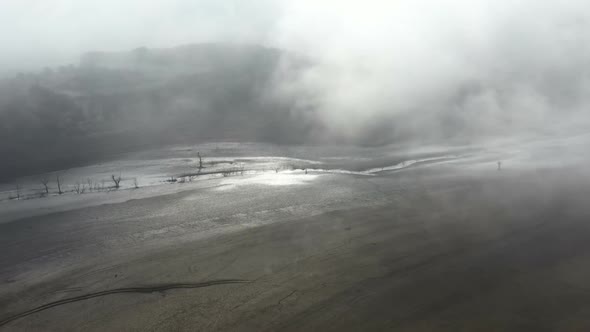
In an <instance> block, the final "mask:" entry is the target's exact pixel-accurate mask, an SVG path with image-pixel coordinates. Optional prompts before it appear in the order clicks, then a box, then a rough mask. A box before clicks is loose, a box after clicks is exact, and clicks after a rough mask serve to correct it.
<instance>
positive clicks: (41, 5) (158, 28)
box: [0, 0, 281, 71]
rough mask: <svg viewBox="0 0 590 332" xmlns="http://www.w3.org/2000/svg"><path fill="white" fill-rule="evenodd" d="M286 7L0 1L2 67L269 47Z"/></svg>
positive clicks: (185, 0) (175, 0)
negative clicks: (199, 47)
mask: <svg viewBox="0 0 590 332" xmlns="http://www.w3.org/2000/svg"><path fill="white" fill-rule="evenodd" d="M280 9H281V6H279V2H278V1H272V0H247V1H243V0H149V1H148V0H0V47H1V48H2V52H0V70H3V71H8V70H18V69H27V68H30V67H36V66H44V65H55V64H62V63H71V62H72V61H74V62H75V61H77V58H78V55H79V54H81V53H84V52H87V51H91V50H100V51H116V50H129V49H133V48H136V47H139V46H147V47H171V46H177V45H180V44H186V43H195V42H204V41H231V42H249V43H262V44H266V43H267V40H268V38H269V37H271V36H270V35H269V34H270V33H274V28H275V26H276V24H277V22H278V21H279V19H280V15H281V13H280Z"/></svg>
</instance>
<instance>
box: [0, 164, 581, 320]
mask: <svg viewBox="0 0 590 332" xmlns="http://www.w3.org/2000/svg"><path fill="white" fill-rule="evenodd" d="M221 181H223V180H221ZM280 184H281V183H280V181H279V183H275V185H269V184H268V183H266V184H264V183H258V182H256V181H253V180H248V181H246V182H245V183H244V184H239V183H219V186H213V187H210V188H209V187H208V188H204V187H199V188H193V189H190V190H185V191H183V192H179V193H172V194H167V195H161V196H157V197H143V198H137V199H134V200H131V201H127V202H115V203H112V204H105V205H100V206H87V207H84V208H80V209H76V210H70V211H62V212H55V213H50V214H47V215H38V216H32V217H29V218H26V219H20V220H15V221H11V222H6V223H3V224H0V250H1V251H2V253H3V254H2V256H1V258H0V278H2V279H1V281H2V285H3V286H2V287H1V289H0V324H2V326H0V330H3V331H80V330H84V331H214V330H223V331H225V330H245V331H276V330H295V331H300V330H314V331H326V330H330V331H361V330H364V331H367V330H395V331H587V330H590V223H589V221H590V205H589V204H588V203H587V202H588V197H590V196H589V194H590V177H588V173H587V172H586V171H582V170H576V169H552V170H527V171H525V170H519V171H516V170H514V171H511V170H509V169H508V170H503V171H501V172H498V171H495V170H494V169H493V165H491V169H490V170H472V171H469V172H458V171H457V170H456V169H455V168H453V167H450V166H444V165H438V166H431V167H423V168H413V169H407V170H404V171H402V172H393V173H389V174H380V175H378V176H373V177H362V176H353V175H318V176H316V177H315V178H313V179H310V180H309V181H308V180H302V181H301V182H296V183H287V184H288V185H280Z"/></svg>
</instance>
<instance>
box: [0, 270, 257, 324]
mask: <svg viewBox="0 0 590 332" xmlns="http://www.w3.org/2000/svg"><path fill="white" fill-rule="evenodd" d="M249 282H250V281H249V280H243V279H219V280H210V281H204V282H198V283H184V284H183V283H176V284H161V285H152V286H141V287H126V288H115V289H109V290H104V291H100V292H94V293H89V294H85V295H80V296H76V297H70V298H66V299H63V300H59V301H54V302H50V303H47V304H44V305H41V306H38V307H36V308H33V309H30V310H27V311H23V312H21V313H18V314H15V315H12V316H10V317H6V318H4V319H2V320H0V327H2V326H4V325H6V324H8V323H10V322H12V321H15V320H17V319H20V318H24V317H26V316H29V315H32V314H35V313H38V312H41V311H45V310H48V309H51V308H54V307H58V306H61V305H65V304H69V303H74V302H79V301H85V300H89V299H93V298H96V297H102V296H107V295H113V294H149V293H155V292H165V291H169V290H174V289H194V288H204V287H211V286H218V285H230V284H244V283H249Z"/></svg>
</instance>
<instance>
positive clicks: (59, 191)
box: [55, 175, 64, 195]
mask: <svg viewBox="0 0 590 332" xmlns="http://www.w3.org/2000/svg"><path fill="white" fill-rule="evenodd" d="M55 180H56V182H57V193H58V194H60V195H61V194H63V193H64V192H63V191H61V181H60V180H59V175H56V176H55Z"/></svg>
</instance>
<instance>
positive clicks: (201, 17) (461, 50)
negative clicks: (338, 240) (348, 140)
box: [0, 0, 590, 134]
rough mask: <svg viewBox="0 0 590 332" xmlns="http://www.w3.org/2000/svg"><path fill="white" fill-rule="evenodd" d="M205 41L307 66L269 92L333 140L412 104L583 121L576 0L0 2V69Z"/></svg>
mask: <svg viewBox="0 0 590 332" xmlns="http://www.w3.org/2000/svg"><path fill="white" fill-rule="evenodd" d="M205 41H221V42H240V43H257V44H262V45H268V46H276V47H280V48H284V49H289V50H295V51H297V52H299V53H303V54H307V55H308V56H310V57H311V58H313V59H314V60H315V61H316V62H317V64H318V65H317V66H315V67H314V68H312V69H311V70H309V71H308V72H305V73H303V74H302V75H300V76H299V77H297V79H295V80H289V81H287V80H284V81H280V82H279V83H280V84H279V85H278V89H279V90H280V91H279V92H280V93H301V92H304V93H305V92H311V93H312V94H313V95H315V96H317V98H316V102H317V105H315V106H316V108H318V109H320V110H321V112H320V114H321V115H322V116H323V117H325V119H324V120H325V121H326V122H328V123H330V124H331V125H332V126H333V127H334V128H335V129H334V130H337V131H343V130H344V131H347V130H348V131H349V132H351V133H353V134H354V130H355V129H356V128H359V127H360V126H359V125H358V124H359V123H362V121H364V120H367V119H374V117H375V116H380V115H390V114H392V113H403V112H408V111H412V110H416V109H419V110H420V112H419V113H416V114H417V115H416V116H414V117H413V119H414V120H415V121H419V120H418V119H419V118H420V116H423V117H424V118H425V119H429V121H430V119H432V118H433V116H432V115H433V114H435V113H436V112H438V111H439V110H440V109H449V108H454V109H456V112H455V113H453V114H469V117H470V118H472V119H474V118H475V119H481V123H482V124H484V123H485V124H486V126H488V127H489V126H490V125H489V124H490V123H498V126H506V125H507V124H516V123H518V124H520V125H526V126H533V127H534V126H535V123H536V122H537V121H546V118H547V114H549V113H552V114H560V115H561V114H563V113H566V112H569V113H572V112H574V113H578V114H582V116H580V117H577V118H574V117H562V118H564V119H575V122H579V120H581V119H588V118H590V117H588V116H586V114H587V111H586V110H587V109H588V108H589V106H590V72H589V68H590V47H589V45H590V2H589V1H588V0H542V1H541V0H149V1H148V0H0V47H1V48H2V52H0V73H1V72H4V73H10V72H15V71H18V70H27V69H32V68H38V67H42V66H46V65H47V66H52V65H59V64H69V63H76V62H77V59H78V56H79V54H81V53H84V52H87V51H92V50H100V51H117V50H130V49H134V48H136V47H140V46H146V47H149V48H154V47H171V46H176V45H181V44H186V43H198V42H205ZM470 112H471V113H470ZM473 112H477V114H475V115H474V114H473ZM342 114H347V116H342ZM498 119H502V121H492V120H498ZM458 121H459V120H458ZM417 126H419V124H418V125H417ZM471 127H472V128H474V130H478V127H477V126H475V125H473V126H471Z"/></svg>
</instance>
